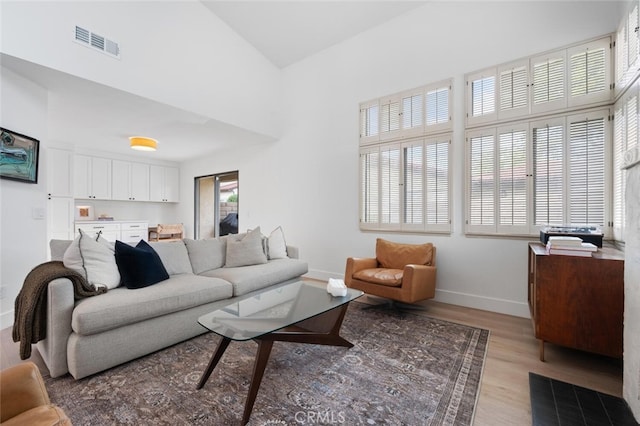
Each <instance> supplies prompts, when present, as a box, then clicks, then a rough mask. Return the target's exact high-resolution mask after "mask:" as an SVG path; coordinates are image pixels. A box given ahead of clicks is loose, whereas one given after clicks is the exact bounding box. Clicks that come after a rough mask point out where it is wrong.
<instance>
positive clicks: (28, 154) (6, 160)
mask: <svg viewBox="0 0 640 426" xmlns="http://www.w3.org/2000/svg"><path fill="white" fill-rule="evenodd" d="M39 147H40V141H38V140H37V139H34V138H32V137H29V136H26V135H22V134H20V133H16V132H14V131H12V130H9V129H5V128H3V127H0V178H2V179H11V180H17V181H20V182H27V183H38V162H39V160H40V156H39Z"/></svg>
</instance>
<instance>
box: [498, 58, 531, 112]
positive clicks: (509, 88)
mask: <svg viewBox="0 0 640 426" xmlns="http://www.w3.org/2000/svg"><path fill="white" fill-rule="evenodd" d="M528 74H529V72H528V67H527V62H526V61H525V62H520V63H518V64H514V65H508V66H506V67H501V68H500V69H499V70H498V75H499V78H500V81H499V84H500V86H499V88H498V94H499V99H500V102H499V108H500V109H499V111H498V118H499V119H504V118H510V117H515V116H521V115H525V114H527V113H528V112H529V75H528Z"/></svg>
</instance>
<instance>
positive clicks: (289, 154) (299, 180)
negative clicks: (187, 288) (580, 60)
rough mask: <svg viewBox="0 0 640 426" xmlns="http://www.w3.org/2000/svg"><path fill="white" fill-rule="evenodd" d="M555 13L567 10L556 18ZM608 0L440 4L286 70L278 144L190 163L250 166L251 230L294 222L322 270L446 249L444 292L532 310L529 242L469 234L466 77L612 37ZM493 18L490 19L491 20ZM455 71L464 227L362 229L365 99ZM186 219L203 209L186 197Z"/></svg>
mask: <svg viewBox="0 0 640 426" xmlns="http://www.w3.org/2000/svg"><path fill="white" fill-rule="evenodd" d="M550 11H552V12H553V14H555V16H554V17H551V18H550V17H549V15H550V13H549V12H550ZM617 16H618V10H617V6H613V5H612V4H611V3H608V4H607V3H606V2H580V3H579V5H577V4H576V2H568V3H560V2H544V3H538V2H470V3H465V2H451V3H445V2H434V3H429V4H427V5H425V6H424V7H422V8H420V9H417V10H415V11H412V12H411V13H409V14H407V15H404V16H401V17H400V18H397V19H395V20H393V21H391V22H389V23H387V24H385V25H383V26H381V27H378V28H376V29H373V30H371V31H369V32H366V33H363V34H361V35H359V36H357V37H355V38H354V39H352V40H350V41H347V42H344V43H341V44H339V45H337V46H335V47H333V48H330V49H328V50H325V51H323V52H321V53H320V54H318V55H315V56H313V57H311V58H309V59H307V60H305V61H302V62H300V63H297V64H294V65H292V66H290V67H288V68H287V69H285V70H284V87H285V97H284V131H283V137H282V138H281V139H280V140H278V141H277V142H274V143H273V144H271V145H268V146H260V147H256V148H254V149H246V150H243V151H234V152H227V153H219V154H216V155H214V156H211V157H210V158H204V159H198V160H194V161H191V162H187V163H185V164H184V170H183V179H182V182H183V187H182V193H183V194H187V195H188V194H192V193H193V186H192V185H193V183H192V181H193V177H194V176H198V175H205V174H210V173H217V172H223V171H228V170H236V169H237V170H239V172H240V196H239V200H240V207H239V210H240V228H241V229H246V228H247V227H253V226H256V225H261V226H262V231H263V233H269V232H270V231H271V230H272V229H273V228H274V227H275V226H277V225H282V226H283V228H284V232H285V236H286V238H287V241H288V242H290V243H292V244H295V245H298V246H299V247H300V249H301V256H302V257H303V258H304V259H306V260H308V261H309V265H310V275H312V276H314V277H318V278H323V279H324V278H327V277H332V276H333V277H340V276H342V275H343V274H344V268H345V259H346V258H347V257H348V256H371V255H373V254H374V246H375V238H376V237H384V238H388V239H391V240H394V241H401V242H409V243H419V242H423V241H432V242H434V244H435V245H436V246H437V249H438V255H437V264H438V284H437V295H436V299H438V300H441V301H445V302H451V303H456V304H460V305H467V306H472V307H476V308H481V309H487V310H492V311H496V312H503V313H508V314H514V315H520V316H528V315H529V313H528V308H527V300H526V299H527V296H526V294H527V293H526V282H527V281H526V273H527V272H526V271H527V263H526V259H527V241H526V240H522V239H499V238H474V237H466V236H464V234H463V219H464V212H463V208H464V205H463V203H464V196H463V179H464V123H463V120H464V118H463V117H464V115H463V114H464V93H463V91H464V81H463V79H464V74H465V73H467V72H472V71H476V70H479V69H481V68H483V67H486V66H491V65H496V64H499V63H502V62H506V61H510V60H514V59H519V58H521V57H524V56H527V55H529V54H535V53H538V52H543V51H546V50H549V49H553V48H557V47H561V46H563V45H566V44H570V43H573V42H578V41H582V40H585V39H588V38H592V37H595V36H600V35H603V34H607V33H610V32H612V31H614V30H615V28H616V26H617ZM480 22H482V23H483V24H482V25H480V24H479V23H480ZM449 77H454V79H455V80H454V92H455V95H454V105H453V108H454V120H455V131H454V138H453V153H452V155H453V163H454V166H453V208H454V214H453V232H452V234H451V235H446V236H442V235H418V234H383V233H377V232H362V231H360V230H359V228H358V104H359V102H361V101H366V100H369V99H373V98H376V97H380V96H384V95H388V94H393V93H396V92H398V91H401V90H404V89H411V88H414V87H417V86H421V85H424V84H427V83H431V82H436V81H439V80H442V79H445V78H449ZM181 209H184V213H183V214H182V216H185V217H187V216H189V215H191V216H193V213H192V209H193V202H192V201H191V202H190V201H189V200H187V199H185V203H183V204H182V205H181Z"/></svg>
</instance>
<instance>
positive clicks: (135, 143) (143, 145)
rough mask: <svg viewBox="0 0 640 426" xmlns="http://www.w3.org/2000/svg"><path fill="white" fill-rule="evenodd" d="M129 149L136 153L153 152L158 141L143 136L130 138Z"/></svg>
mask: <svg viewBox="0 0 640 426" xmlns="http://www.w3.org/2000/svg"><path fill="white" fill-rule="evenodd" d="M129 140H130V141H131V144H130V145H131V148H132V149H137V150H138V151H155V150H156V148H157V147H158V141H157V140H155V139H151V138H147V137H144V136H131V137H130V138H129Z"/></svg>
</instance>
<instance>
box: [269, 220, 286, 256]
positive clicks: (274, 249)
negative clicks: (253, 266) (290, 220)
mask: <svg viewBox="0 0 640 426" xmlns="http://www.w3.org/2000/svg"><path fill="white" fill-rule="evenodd" d="M268 249H269V252H268V256H269V259H286V258H287V243H286V241H285V239H284V232H283V231H282V227H280V226H278V227H277V228H276V229H274V230H273V231H272V232H271V234H269V239H268Z"/></svg>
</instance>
